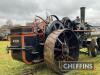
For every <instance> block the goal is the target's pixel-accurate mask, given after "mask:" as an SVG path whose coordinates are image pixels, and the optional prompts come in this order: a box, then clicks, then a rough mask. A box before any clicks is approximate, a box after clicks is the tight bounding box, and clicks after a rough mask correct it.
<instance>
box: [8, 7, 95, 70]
mask: <svg viewBox="0 0 100 75" xmlns="http://www.w3.org/2000/svg"><path fill="white" fill-rule="evenodd" d="M81 11H82V12H81V23H78V22H75V21H71V20H70V19H69V18H68V17H64V18H63V19H62V20H59V18H58V17H57V16H55V15H51V16H49V17H48V21H47V20H44V19H42V18H41V17H39V16H37V17H38V18H39V19H41V20H42V21H41V22H37V21H35V22H34V23H33V26H21V27H16V28H12V29H11V36H10V38H11V41H10V44H11V46H10V47H8V49H10V50H11V55H12V57H13V59H15V60H18V61H23V62H25V63H26V64H34V63H38V62H43V61H45V62H46V63H47V64H48V65H49V67H50V68H52V69H53V70H54V71H56V72H61V69H60V68H59V67H58V65H59V61H77V60H78V57H79V49H80V48H81V47H87V48H88V49H89V52H90V54H91V55H92V56H93V57H95V56H96V46H95V40H91V41H87V39H88V38H89V37H90V36H91V32H92V29H91V26H90V25H88V24H87V25H85V20H84V18H85V14H84V12H85V8H84V7H82V8H81ZM53 17H54V18H55V19H56V20H53ZM91 47H92V48H91Z"/></svg>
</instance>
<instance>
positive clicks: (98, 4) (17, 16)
mask: <svg viewBox="0 0 100 75" xmlns="http://www.w3.org/2000/svg"><path fill="white" fill-rule="evenodd" d="M82 6H85V7H86V19H87V21H88V22H93V23H95V22H96V23H100V0H0V25H3V24H5V23H6V21H7V20H8V19H11V20H12V21H13V22H14V23H17V24H18V23H19V24H24V23H26V22H31V21H32V20H33V19H34V16H35V15H39V16H42V17H43V18H45V16H46V15H45V13H46V10H47V11H48V13H49V14H55V15H57V16H58V17H63V16H68V17H69V18H70V19H74V18H75V17H76V16H79V15H80V13H79V9H80V7H82Z"/></svg>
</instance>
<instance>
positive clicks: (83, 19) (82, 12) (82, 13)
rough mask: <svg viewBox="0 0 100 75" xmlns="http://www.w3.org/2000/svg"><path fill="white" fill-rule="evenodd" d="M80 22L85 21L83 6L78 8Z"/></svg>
mask: <svg viewBox="0 0 100 75" xmlns="http://www.w3.org/2000/svg"><path fill="white" fill-rule="evenodd" d="M80 16H81V17H80V18H81V23H84V22H85V7H81V8H80Z"/></svg>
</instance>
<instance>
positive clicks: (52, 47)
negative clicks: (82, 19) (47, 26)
mask: <svg viewBox="0 0 100 75" xmlns="http://www.w3.org/2000/svg"><path fill="white" fill-rule="evenodd" d="M78 57H79V45H78V40H77V37H76V35H75V34H74V33H73V32H72V31H71V30H67V29H60V30H59V29H58V30H56V31H53V32H52V33H51V34H50V35H49V36H48V37H47V39H46V42H45V45H44V60H45V62H46V63H47V65H48V66H49V67H50V68H51V69H53V70H54V71H55V72H57V73H61V72H62V70H61V69H60V68H59V62H60V61H76V60H78Z"/></svg>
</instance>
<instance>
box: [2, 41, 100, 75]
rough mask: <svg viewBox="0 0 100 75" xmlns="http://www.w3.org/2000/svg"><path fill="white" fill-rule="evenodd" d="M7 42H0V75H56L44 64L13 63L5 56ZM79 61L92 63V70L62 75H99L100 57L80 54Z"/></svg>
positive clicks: (9, 57)
mask: <svg viewBox="0 0 100 75" xmlns="http://www.w3.org/2000/svg"><path fill="white" fill-rule="evenodd" d="M7 45H9V42H5V41H4V42H3V41H0V75H57V74H55V73H54V72H52V71H51V70H50V69H49V68H48V67H47V66H46V65H45V63H44V62H43V63H39V64H35V65H26V64H24V63H22V62H19V61H15V60H13V59H12V58H11V55H10V53H9V54H7V51H6V47H7ZM79 61H89V62H94V63H95V64H94V65H95V66H94V67H95V69H94V70H87V71H86V70H82V71H81V70H73V71H69V72H68V73H65V74H64V75H100V74H99V71H100V55H98V56H97V57H95V58H92V57H89V56H88V55H84V54H80V57H79Z"/></svg>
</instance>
